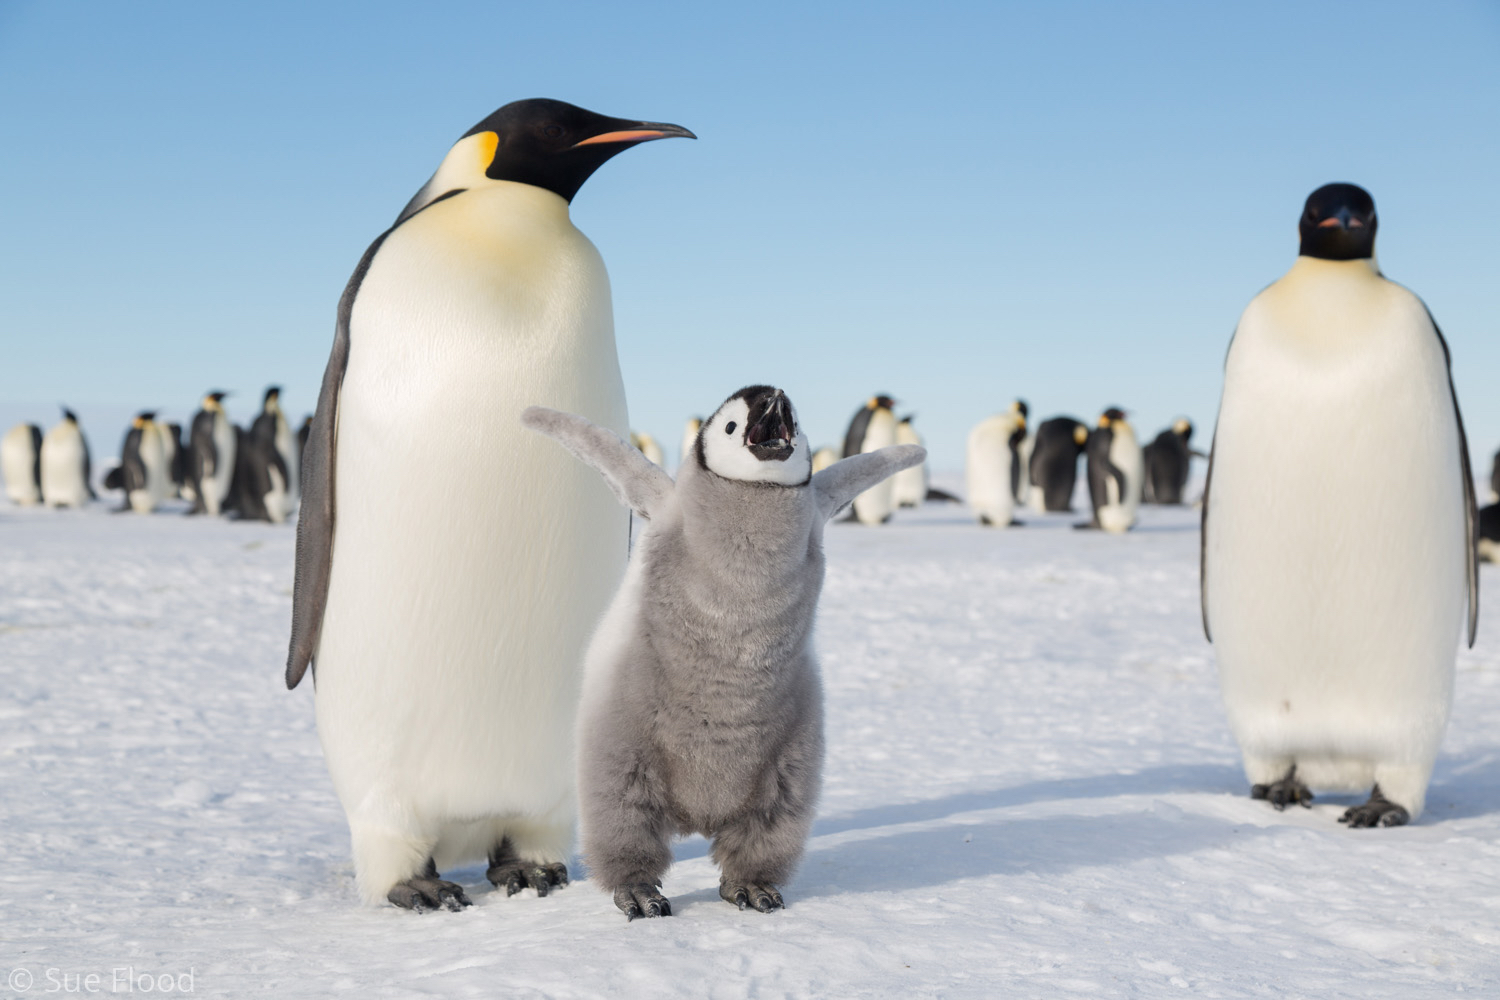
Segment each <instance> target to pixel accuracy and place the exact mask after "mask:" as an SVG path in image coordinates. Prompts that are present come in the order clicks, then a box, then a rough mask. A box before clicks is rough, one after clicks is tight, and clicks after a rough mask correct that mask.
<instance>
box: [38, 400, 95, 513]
mask: <svg viewBox="0 0 1500 1000" xmlns="http://www.w3.org/2000/svg"><path fill="white" fill-rule="evenodd" d="M41 478H42V503H44V504H46V505H47V506H48V507H82V506H83V505H84V504H86V503H88V502H89V501H90V500H92V499H94V496H95V494H94V486H93V483H92V482H91V480H92V479H93V478H94V467H93V462H92V460H91V459H90V458H89V441H88V438H86V437H84V436H83V428H81V427H79V426H78V417H77V415H76V414H74V413H73V411H72V410H70V409H68V408H67V407H66V406H65V407H63V418H62V421H61V422H60V423H58V424H56V425H54V426H53V427H52V428H51V429H50V430H49V431H47V433H46V435H45V436H44V437H43V438H42V473H41Z"/></svg>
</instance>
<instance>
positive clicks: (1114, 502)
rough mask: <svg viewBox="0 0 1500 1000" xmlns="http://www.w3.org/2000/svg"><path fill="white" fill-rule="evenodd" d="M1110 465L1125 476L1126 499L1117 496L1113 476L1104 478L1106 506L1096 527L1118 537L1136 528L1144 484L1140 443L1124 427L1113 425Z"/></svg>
mask: <svg viewBox="0 0 1500 1000" xmlns="http://www.w3.org/2000/svg"><path fill="white" fill-rule="evenodd" d="M1109 463H1110V464H1111V465H1113V466H1114V467H1115V468H1117V469H1119V470H1120V471H1121V472H1122V473H1124V475H1125V495H1124V496H1121V495H1120V484H1119V483H1118V482H1117V481H1116V480H1115V477H1114V476H1109V477H1107V478H1106V480H1105V483H1104V495H1105V496H1106V497H1107V498H1108V501H1109V502H1108V503H1106V504H1105V505H1104V506H1103V507H1100V508H1099V514H1098V518H1099V527H1101V528H1103V529H1104V530H1105V531H1108V532H1111V533H1114V534H1118V533H1120V532H1124V531H1129V530H1130V529H1131V528H1132V527H1133V526H1134V525H1135V518H1136V513H1137V512H1138V511H1139V510H1140V506H1141V487H1142V485H1144V483H1145V480H1146V462H1145V456H1144V455H1143V454H1142V452H1141V446H1140V443H1139V442H1138V441H1137V440H1136V437H1135V432H1134V431H1133V430H1131V429H1130V427H1128V426H1126V425H1124V424H1116V425H1115V433H1114V439H1113V440H1112V441H1111V442H1110V445H1109Z"/></svg>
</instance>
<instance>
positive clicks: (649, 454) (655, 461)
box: [630, 431, 667, 469]
mask: <svg viewBox="0 0 1500 1000" xmlns="http://www.w3.org/2000/svg"><path fill="white" fill-rule="evenodd" d="M630 443H631V444H632V445H634V446H635V447H636V449H637V450H638V451H640V453H641V454H642V455H645V456H646V461H648V462H650V463H651V464H652V465H655V466H657V467H658V468H662V469H665V468H666V467H667V457H666V456H665V455H663V454H662V453H661V445H659V444H657V442H656V438H654V437H652V436H651V435H650V434H645V433H639V432H636V431H631V432H630Z"/></svg>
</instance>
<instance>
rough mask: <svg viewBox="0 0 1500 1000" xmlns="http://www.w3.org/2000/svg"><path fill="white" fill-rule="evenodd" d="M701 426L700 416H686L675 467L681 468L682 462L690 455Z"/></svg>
mask: <svg viewBox="0 0 1500 1000" xmlns="http://www.w3.org/2000/svg"><path fill="white" fill-rule="evenodd" d="M702 427H703V418H702V417H688V419H687V423H686V424H684V425H683V428H682V450H681V451H679V452H678V453H677V467H678V468H679V469H680V468H682V463H683V462H686V461H687V460H688V456H690V455H692V453H693V449H694V448H695V447H697V445H698V431H699V430H701V429H702Z"/></svg>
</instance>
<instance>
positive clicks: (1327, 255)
mask: <svg viewBox="0 0 1500 1000" xmlns="http://www.w3.org/2000/svg"><path fill="white" fill-rule="evenodd" d="M1378 223H1379V220H1378V219H1376V217H1375V199H1374V198H1371V197H1370V192H1368V191H1366V190H1365V189H1364V188H1362V187H1360V186H1359V185H1358V184H1324V185H1323V186H1322V187H1320V188H1318V189H1317V190H1316V191H1314V192H1313V193H1312V194H1310V195H1308V196H1307V203H1306V204H1305V205H1303V206H1302V219H1301V221H1299V222H1298V223H1297V232H1298V234H1299V235H1300V236H1301V237H1302V248H1301V250H1300V251H1298V252H1299V253H1300V254H1301V256H1303V257H1318V258H1320V259H1322V260H1360V259H1363V258H1366V257H1373V256H1375V227H1376V226H1377V225H1378Z"/></svg>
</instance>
